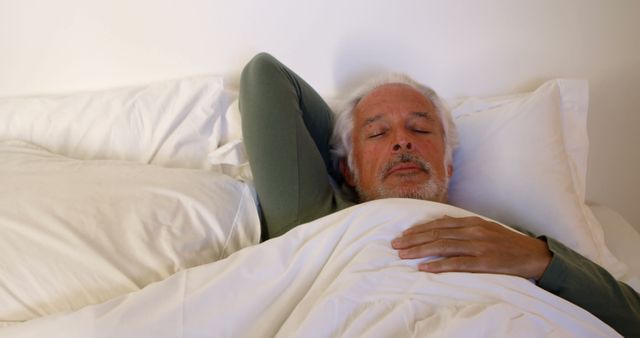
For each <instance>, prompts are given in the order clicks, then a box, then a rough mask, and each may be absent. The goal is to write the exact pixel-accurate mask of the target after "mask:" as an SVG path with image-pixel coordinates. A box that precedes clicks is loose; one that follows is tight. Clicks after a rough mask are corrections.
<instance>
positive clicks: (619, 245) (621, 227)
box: [589, 204, 640, 292]
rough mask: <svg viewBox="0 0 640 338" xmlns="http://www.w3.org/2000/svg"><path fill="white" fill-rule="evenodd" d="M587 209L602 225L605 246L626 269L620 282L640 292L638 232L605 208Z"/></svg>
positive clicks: (639, 235) (591, 207)
mask: <svg viewBox="0 0 640 338" xmlns="http://www.w3.org/2000/svg"><path fill="white" fill-rule="evenodd" d="M589 208H590V209H591V211H592V212H593V214H594V215H595V216H596V217H597V218H598V221H599V222H600V224H602V228H603V229H604V236H605V241H606V242H607V246H608V247H609V248H610V249H611V252H612V253H613V254H614V255H615V256H616V257H617V258H618V259H619V260H620V261H622V262H623V263H625V264H626V265H627V267H628V271H627V273H626V274H625V275H624V276H622V277H621V278H620V280H621V281H623V282H625V283H627V284H629V285H630V286H631V287H633V288H634V289H635V290H636V292H640V232H638V230H636V229H635V228H634V227H633V226H631V224H629V222H627V220H625V219H624V217H622V215H620V214H619V213H618V212H616V211H615V210H613V209H611V208H609V207H607V206H604V205H600V204H593V205H589Z"/></svg>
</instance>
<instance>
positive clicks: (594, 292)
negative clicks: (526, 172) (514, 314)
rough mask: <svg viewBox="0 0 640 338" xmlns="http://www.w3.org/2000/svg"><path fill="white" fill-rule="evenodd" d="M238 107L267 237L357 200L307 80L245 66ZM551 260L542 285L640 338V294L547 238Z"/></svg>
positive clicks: (270, 65) (280, 69) (261, 59)
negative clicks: (337, 166)
mask: <svg viewBox="0 0 640 338" xmlns="http://www.w3.org/2000/svg"><path fill="white" fill-rule="evenodd" d="M239 104H240V112H241V114H242V129H243V137H244V142H245V147H246V150H247V155H248V156H249V161H250V163H251V169H252V172H253V176H254V181H255V186H256V191H257V193H258V199H259V202H260V207H261V208H260V209H261V221H262V222H261V223H262V239H263V240H266V239H268V238H273V237H277V236H280V235H282V234H284V233H285V232H287V231H289V230H290V229H291V228H293V227H295V226H296V225H298V224H302V223H306V222H309V221H312V220H314V219H316V218H320V217H322V216H325V215H328V214H330V213H333V212H335V211H338V210H341V209H344V208H346V207H349V206H352V205H354V204H355V203H354V202H353V201H352V200H351V199H350V198H349V197H348V196H349V194H348V193H347V190H346V188H345V187H344V185H343V181H342V177H341V175H340V174H339V173H337V172H336V171H335V170H334V169H333V165H332V161H331V156H330V152H329V138H330V137H331V132H332V126H333V121H332V116H333V114H332V112H331V109H330V108H329V106H328V105H327V104H326V103H325V102H324V100H323V99H322V98H321V97H320V96H319V95H318V93H316V91H315V90H314V89H313V88H311V86H309V85H308V84H307V83H306V82H305V81H304V80H303V79H302V78H300V77H299V76H298V75H296V74H295V73H294V72H293V71H291V70H290V69H289V68H287V67H286V66H284V65H283V64H282V63H280V62H279V61H278V60H276V59H275V58H273V57H272V56H271V55H269V54H266V53H261V54H258V55H256V56H255V57H254V58H253V59H252V60H251V61H250V62H249V63H248V64H247V65H246V67H245V68H244V70H243V71H242V77H241V82H240V97H239ZM541 238H542V239H544V240H546V241H547V244H548V246H549V250H550V251H551V252H552V253H553V257H552V259H551V263H550V264H549V266H548V268H547V270H546V271H545V273H544V274H543V276H542V278H541V279H540V280H539V281H538V282H537V284H538V286H540V287H541V288H543V289H545V290H547V291H549V292H551V293H554V294H556V295H558V296H560V297H562V298H564V299H566V300H568V301H570V302H572V303H574V304H576V305H578V306H580V307H582V308H584V309H586V310H587V311H589V312H591V313H592V314H594V315H595V316H596V317H598V318H600V319H601V320H602V321H603V322H605V323H607V324H608V325H609V326H611V327H612V328H614V329H615V330H617V331H618V332H619V333H621V334H622V335H624V336H625V337H640V296H639V295H638V293H636V292H635V291H634V290H633V289H632V288H631V287H629V286H628V285H626V284H624V283H621V282H618V281H616V280H615V279H614V278H613V277H612V276H611V275H610V274H609V273H608V272H607V271H606V270H605V269H603V268H601V267H600V266H598V265H597V264H595V263H593V262H591V261H589V260H588V259H586V258H585V257H583V256H581V255H580V254H578V253H576V252H575V251H573V250H571V249H569V248H567V247H566V246H564V245H563V244H561V243H559V242H557V241H556V240H554V239H552V238H549V237H544V236H543V237H541Z"/></svg>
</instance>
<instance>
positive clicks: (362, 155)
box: [354, 144, 383, 176]
mask: <svg viewBox="0 0 640 338" xmlns="http://www.w3.org/2000/svg"><path fill="white" fill-rule="evenodd" d="M354 151H355V149H354ZM356 157H357V161H358V163H357V165H358V168H359V169H360V173H361V174H363V175H361V176H366V175H367V174H369V173H373V172H375V169H376V168H377V166H378V163H379V162H380V160H381V158H382V157H383V153H382V147H380V146H377V145H374V144H369V145H366V146H361V147H359V149H358V156H356Z"/></svg>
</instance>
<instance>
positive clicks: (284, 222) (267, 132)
mask: <svg viewBox="0 0 640 338" xmlns="http://www.w3.org/2000/svg"><path fill="white" fill-rule="evenodd" d="M239 108H240V113H241V115H242V131H243V137H244V143H245V147H246V150H247V155H248V157H249V162H250V164H251V170H252V172H253V176H254V181H255V185H256V191H257V193H258V199H259V200H260V205H261V210H262V216H263V219H262V221H263V222H262V223H263V224H262V231H263V236H262V239H263V240H266V239H268V238H271V237H276V236H279V235H281V234H284V233H285V232H287V231H288V230H290V229H291V228H293V227H294V226H296V225H298V224H301V223H305V222H308V221H311V220H313V219H316V218H318V217H322V216H324V215H326V214H328V213H330V212H333V211H335V210H336V209H337V208H338V207H339V206H340V201H339V200H338V201H337V200H336V197H337V196H336V194H335V192H334V190H333V188H332V186H331V183H330V179H329V175H330V174H331V175H332V176H334V175H335V173H334V172H333V169H332V166H331V161H330V153H329V138H330V135H331V128H332V123H331V117H332V113H331V110H330V109H329V107H328V106H327V104H326V103H325V102H324V100H322V98H321V97H320V96H319V95H318V93H316V92H315V91H314V90H313V88H311V86H309V85H308V84H307V83H306V82H305V81H304V80H302V79H301V78H300V77H299V76H298V75H296V74H295V73H294V72H293V71H291V70H290V69H289V68H287V67H286V66H284V65H283V64H282V63H280V62H279V61H278V60H276V59H275V58H274V57H272V56H271V55H269V54H266V53H261V54H258V55H256V56H255V57H254V58H253V59H252V60H251V61H250V62H249V63H248V64H247V65H246V66H245V68H244V70H243V71H242V76H241V81H240V97H239Z"/></svg>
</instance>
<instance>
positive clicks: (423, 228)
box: [391, 216, 551, 280]
mask: <svg viewBox="0 0 640 338" xmlns="http://www.w3.org/2000/svg"><path fill="white" fill-rule="evenodd" d="M391 246H392V247H393V248H394V249H396V250H398V255H399V256H400V258H403V259H411V258H423V257H427V256H441V257H443V259H441V260H437V261H432V262H429V263H425V264H421V265H419V266H418V268H419V269H420V270H422V271H428V272H452V271H459V272H486V273H499V274H507V275H515V276H521V277H524V278H533V279H535V280H538V279H540V277H542V274H543V273H544V271H545V270H546V268H547V266H548V265H549V263H550V262H551V252H550V251H549V248H548V247H547V243H546V242H545V241H543V240H541V239H537V238H532V237H529V236H526V235H521V234H519V233H516V232H514V231H511V230H509V229H507V228H505V227H503V226H501V225H500V224H497V223H493V222H489V221H486V220H484V219H482V218H480V217H464V218H454V217H449V216H445V217H443V218H440V219H437V220H435V221H431V222H428V223H424V224H418V225H415V226H413V227H411V228H409V229H407V230H405V231H404V232H403V233H402V235H401V236H400V237H398V238H396V239H394V240H393V241H392V242H391Z"/></svg>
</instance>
